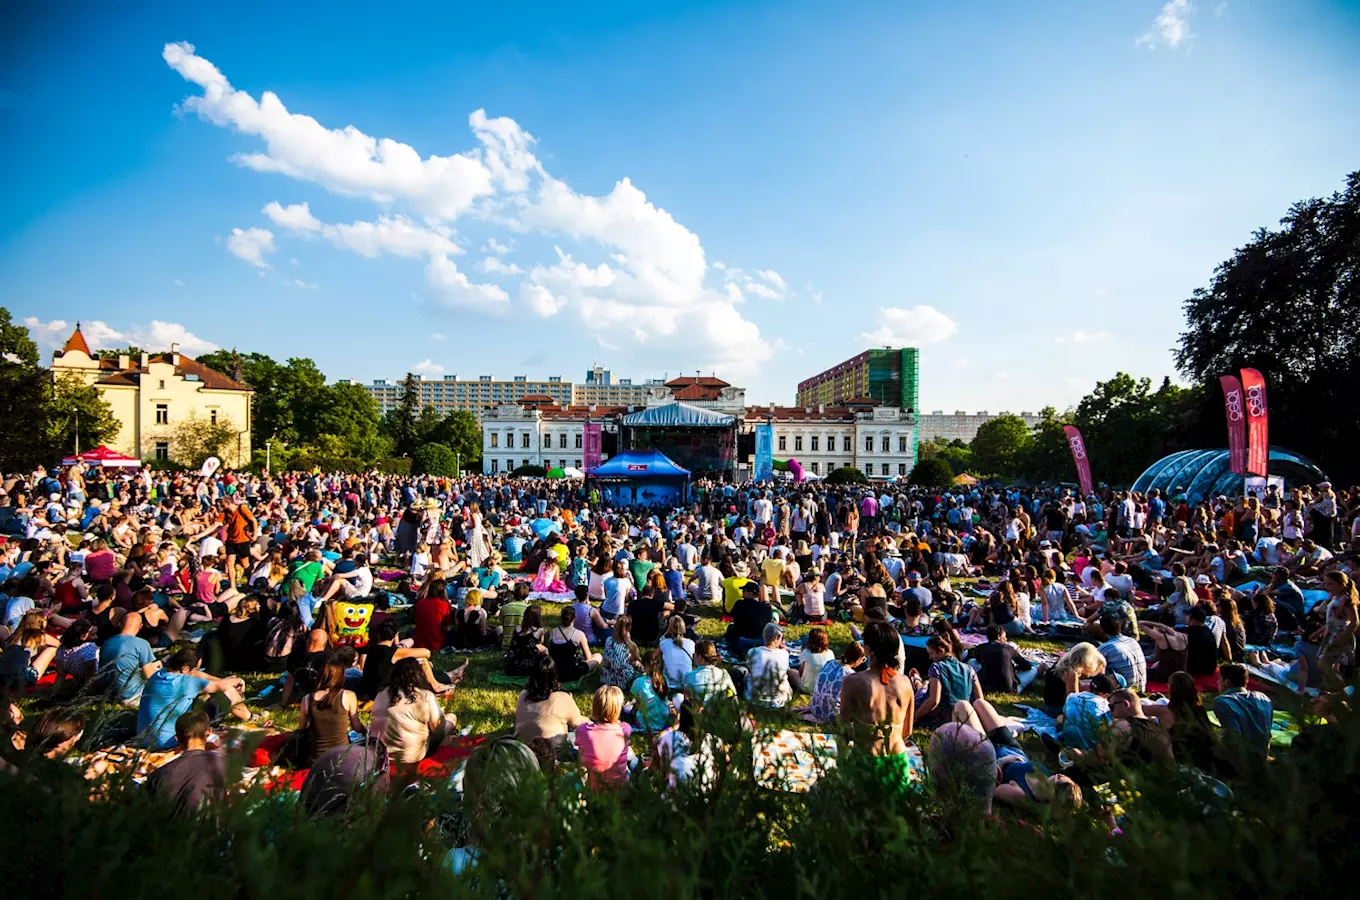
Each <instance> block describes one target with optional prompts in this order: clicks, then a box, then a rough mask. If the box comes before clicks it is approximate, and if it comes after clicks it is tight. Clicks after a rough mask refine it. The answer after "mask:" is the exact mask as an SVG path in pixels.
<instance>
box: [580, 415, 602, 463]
mask: <svg viewBox="0 0 1360 900" xmlns="http://www.w3.org/2000/svg"><path fill="white" fill-rule="evenodd" d="M601 443H602V440H601V428H600V423H599V422H587V423H586V424H585V430H584V433H583V436H582V440H581V462H582V464H584V466H585V470H586V471H587V472H589V471H590V470H591V469H594V468H598V467H599V465H600V445H601Z"/></svg>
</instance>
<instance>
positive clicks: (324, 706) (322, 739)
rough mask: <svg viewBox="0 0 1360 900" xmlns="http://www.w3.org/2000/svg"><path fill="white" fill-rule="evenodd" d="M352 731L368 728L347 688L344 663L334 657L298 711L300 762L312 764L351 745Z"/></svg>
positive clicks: (303, 765) (352, 695)
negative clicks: (327, 754) (342, 747)
mask: <svg viewBox="0 0 1360 900" xmlns="http://www.w3.org/2000/svg"><path fill="white" fill-rule="evenodd" d="M351 731H357V732H359V733H360V734H363V733H364V732H365V731H367V729H366V728H365V727H364V723H363V722H362V721H360V719H359V699H358V697H356V696H355V694H354V692H353V691H347V690H345V664H344V663H343V662H341V661H340V659H339V658H338V657H337V656H331V657H330V658H329V659H327V660H326V664H325V665H324V666H323V667H322V669H321V677H320V678H319V679H317V685H316V690H314V691H312V692H311V693H309V694H306V695H304V696H303V698H302V705H301V708H300V710H299V712H298V734H299V735H300V736H301V748H300V751H299V753H298V757H297V758H298V762H299V765H300V766H302V767H307V766H310V765H311V764H312V763H314V762H316V759H317V757H319V756H321V754H323V753H325V752H326V751H327V750H330V749H331V748H332V747H340V746H343V745H345V744H348V743H349V733H350V732H351Z"/></svg>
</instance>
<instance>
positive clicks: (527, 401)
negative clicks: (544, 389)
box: [519, 394, 557, 406]
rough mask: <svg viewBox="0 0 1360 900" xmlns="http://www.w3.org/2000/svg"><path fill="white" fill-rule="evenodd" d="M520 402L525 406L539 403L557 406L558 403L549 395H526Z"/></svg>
mask: <svg viewBox="0 0 1360 900" xmlns="http://www.w3.org/2000/svg"><path fill="white" fill-rule="evenodd" d="M519 402H520V403H522V404H524V405H525V406H530V405H532V404H538V403H553V404H555V403H556V402H557V401H556V400H554V399H553V398H551V397H549V396H548V395H547V394H525V395H524V396H523V397H520V398H519Z"/></svg>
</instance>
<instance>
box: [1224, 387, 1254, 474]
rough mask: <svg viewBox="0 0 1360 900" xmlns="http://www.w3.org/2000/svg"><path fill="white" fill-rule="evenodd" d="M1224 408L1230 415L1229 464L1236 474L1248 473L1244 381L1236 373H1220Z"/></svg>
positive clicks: (1226, 413)
mask: <svg viewBox="0 0 1360 900" xmlns="http://www.w3.org/2000/svg"><path fill="white" fill-rule="evenodd" d="M1218 383H1219V385H1220V386H1221V387H1222V388H1223V409H1224V413H1225V415H1227V417H1228V466H1229V471H1230V472H1232V473H1233V474H1234V475H1245V474H1247V412H1246V409H1245V408H1244V407H1243V405H1242V382H1241V381H1239V380H1238V378H1237V376H1236V375H1220V376H1219V378H1218Z"/></svg>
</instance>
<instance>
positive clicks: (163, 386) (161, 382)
mask: <svg viewBox="0 0 1360 900" xmlns="http://www.w3.org/2000/svg"><path fill="white" fill-rule="evenodd" d="M160 389H161V390H165V379H164V378H162V379H161V380H160Z"/></svg>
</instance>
